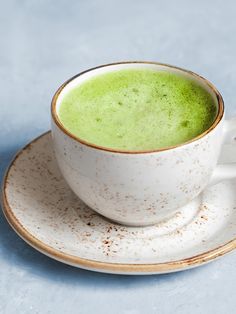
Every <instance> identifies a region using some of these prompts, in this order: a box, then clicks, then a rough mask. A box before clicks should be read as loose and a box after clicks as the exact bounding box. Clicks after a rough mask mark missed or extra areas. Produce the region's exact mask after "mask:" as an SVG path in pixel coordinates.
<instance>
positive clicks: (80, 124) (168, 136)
mask: <svg viewBox="0 0 236 314" xmlns="http://www.w3.org/2000/svg"><path fill="white" fill-rule="evenodd" d="M216 114H217V108H216V105H215V103H214V101H213V98H212V96H211V95H210V94H209V93H208V92H207V91H206V90H205V89H203V88H202V87H201V86H200V85H199V84H197V83H196V81H193V80H192V79H189V78H186V77H184V76H182V75H179V74H175V73H170V72H164V71H153V70H149V69H124V70H118V71H113V72H109V73H105V74H101V75H98V76H95V77H93V78H91V79H89V80H87V81H85V82H83V83H82V84H81V85H78V86H77V87H75V88H74V89H72V90H70V91H69V92H68V93H67V94H65V96H64V97H63V99H62V102H61V105H60V108H59V118H60V120H61V122H62V124H63V125H64V126H65V128H66V129H67V130H68V131H70V132H71V133H73V134H74V135H76V136H78V137H79V138H81V139H83V140H85V141H87V142H90V143H93V144H96V145H100V146H103V147H107V148H112V149H121V150H133V151H137V150H153V149H154V150H155V149H160V148H166V147H168V146H172V145H177V144H180V143H184V142H186V141H188V140H190V139H192V138H194V137H196V136H197V135H199V134H201V133H202V132H204V131H205V130H206V129H208V128H209V127H210V126H211V125H212V123H213V121H214V120H215V117H216Z"/></svg>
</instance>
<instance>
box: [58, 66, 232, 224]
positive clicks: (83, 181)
mask: <svg viewBox="0 0 236 314" xmlns="http://www.w3.org/2000/svg"><path fill="white" fill-rule="evenodd" d="M131 68H132V69H133V68H135V69H136V68H139V69H140V68H145V69H154V70H157V71H168V72H174V73H179V74H180V75H184V76H186V77H190V78H192V79H194V80H196V81H197V82H198V83H199V84H201V85H202V86H203V87H204V88H205V89H206V90H207V91H208V92H209V94H211V95H212V98H213V101H214V102H215V103H216V105H217V107H218V114H217V117H216V119H215V121H214V123H213V124H212V125H211V127H210V128H209V129H208V130H206V131H205V132H203V133H202V134H201V135H199V136H197V137H195V138H193V139H192V140H190V141H188V142H187V143H183V144H180V145H176V146H174V147H168V148H165V149H157V150H154V151H140V152H132V151H121V150H115V149H108V148H104V147H100V146H97V145H94V144H92V143H88V142H86V141H84V140H82V139H80V138H78V137H76V136H75V135H73V134H72V133H70V132H69V131H67V130H66V129H65V127H64V126H63V124H62V123H61V122H60V119H59V117H58V109H59V107H60V104H61V100H62V99H63V96H64V95H65V94H66V93H68V92H69V91H70V90H71V89H72V88H73V87H75V86H77V85H79V84H81V83H82V82H84V81H85V80H88V79H90V78H91V77H93V76H96V75H99V74H102V73H105V72H109V71H116V70H121V69H131ZM140 105H141V104H140ZM234 131H236V121H235V120H231V121H225V120H224V103H223V99H222V97H221V95H220V93H219V92H218V91H217V89H216V88H215V87H214V86H213V85H212V84H211V83H210V82H208V81H207V80H206V79H204V78H202V77H201V76H199V75H197V74H195V73H193V72H190V71H187V70H183V69H180V68H177V67H174V66H170V65H165V64H159V63H154V62H121V63H114V64H107V65H102V66H99V67H96V68H93V69H90V70H88V71H85V72H82V73H80V74H78V75H76V76H74V77H73V78H71V79H70V80H68V81H67V82H65V83H64V84H63V85H62V86H61V87H60V88H59V89H58V90H57V92H56V93H55V95H54V97H53V99H52V137H53V143H54V149H55V154H56V158H57V161H58V164H59V167H60V170H61V172H62V175H63V176H64V178H65V180H66V181H67V183H68V184H69V186H70V187H71V189H72V190H73V191H74V193H75V194H77V195H78V197H79V198H80V199H81V200H83V201H84V203H86V204H87V205H88V206H89V207H91V208H92V209H93V210H95V211H96V212H98V213H100V214H101V215H103V216H105V217H107V218H110V219H112V220H114V221H116V222H118V223H121V224H126V225H133V226H144V225H150V224H154V223H157V222H159V221H161V220H163V219H165V218H168V217H169V216H171V215H173V214H174V213H175V212H176V211H177V210H178V209H179V208H180V207H182V206H184V205H186V204H187V203H188V202H190V201H191V200H193V199H194V198H195V197H196V196H197V195H198V194H199V193H201V191H202V190H203V189H204V188H205V187H206V186H207V185H208V184H210V183H216V182H218V181H220V180H223V179H227V178H232V177H235V176H236V165H235V164H226V165H218V166H216V164H217V160H218V157H219V153H220V150H221V147H222V143H223V141H225V140H227V141H231V140H232V141H233V140H234V137H233V135H234V134H235V133H234Z"/></svg>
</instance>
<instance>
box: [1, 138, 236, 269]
mask: <svg viewBox="0 0 236 314" xmlns="http://www.w3.org/2000/svg"><path fill="white" fill-rule="evenodd" d="M229 148H230V150H226V151H224V154H223V158H224V159H226V161H229V160H227V159H228V158H229V156H232V157H231V158H232V161H234V160H235V156H236V155H235V152H236V151H235V146H230V147H229ZM223 161H225V160H223ZM235 188H236V180H235V179H233V180H228V181H225V182H222V183H220V184H218V185H215V186H212V187H210V188H208V189H206V190H204V192H203V193H201V194H200V195H199V196H198V197H196V198H195V199H194V200H193V201H192V202H190V203H188V204H187V205H186V206H184V207H182V208H180V209H179V210H178V211H177V212H176V213H175V214H174V215H173V216H172V218H171V219H168V220H165V221H163V222H161V223H159V224H155V225H153V226H148V227H127V226H121V225H118V224H115V223H112V222H111V221H109V220H107V219H104V218H103V217H102V216H101V215H99V214H97V213H96V212H94V211H93V210H91V209H90V208H89V207H87V206H86V205H85V204H84V203H83V202H82V201H81V200H80V199H79V198H78V197H77V196H76V195H75V194H74V193H73V192H72V191H71V189H70V188H69V186H68V185H67V184H66V182H65V180H64V179H63V177H62V175H61V173H60V171H59V169H58V166H57V163H56V161H55V156H54V153H53V150H52V142H51V135H50V134H49V133H48V134H45V135H43V136H42V137H40V138H38V139H37V140H35V141H33V142H32V143H31V144H30V145H29V146H27V147H26V148H25V149H23V150H22V151H21V152H20V154H19V155H18V156H17V157H16V159H15V160H14V162H13V164H12V165H11V166H10V169H9V171H8V173H7V176H6V181H5V183H4V195H3V204H4V213H5V215H6V217H7V219H8V221H9V222H10V224H11V225H12V226H13V228H14V229H15V230H16V231H17V233H18V234H19V235H20V236H21V237H22V238H23V239H25V240H26V241H27V242H28V243H30V244H31V245H32V246H33V247H35V248H37V249H38V250H40V251H41V252H43V253H44V254H46V255H49V256H51V257H53V258H55V259H57V260H60V261H63V262H65V263H67V264H71V265H74V266H77V267H82V268H87V269H91V270H99V271H103V272H111V273H119V274H151V273H165V272H171V271H177V270H183V269H186V268H191V267H194V266H198V265H201V264H204V263H206V262H208V261H210V260H213V259H215V258H216V257H219V256H221V255H223V254H224V253H226V252H229V251H231V250H232V249H234V248H235V245H236V240H235V237H236V228H235V227H236V195H235Z"/></svg>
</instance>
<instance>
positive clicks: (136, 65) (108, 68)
mask: <svg viewBox="0 0 236 314" xmlns="http://www.w3.org/2000/svg"><path fill="white" fill-rule="evenodd" d="M122 69H151V70H156V71H167V72H172V73H177V74H178V75H182V76H185V77H188V78H191V79H192V80H195V81H196V82H198V84H199V85H201V86H202V87H203V88H204V89H205V90H206V91H207V92H208V93H209V94H210V95H211V97H212V100H213V101H214V103H215V105H216V107H217V110H219V104H218V99H217V96H216V93H215V91H214V90H213V87H212V86H211V85H210V84H209V82H207V81H206V80H205V79H203V78H202V77H200V76H198V75H196V74H194V73H192V72H189V71H186V70H183V69H179V68H176V67H172V66H169V65H163V64H156V63H145V62H133V63H132V62H131V63H117V64H110V65H104V66H101V67H97V68H94V69H91V70H88V71H86V72H83V73H81V74H79V75H77V76H76V77H74V78H73V79H72V80H70V81H69V82H68V83H66V85H65V86H64V88H63V89H62V90H61V92H60V94H59V95H58V97H57V100H56V108H55V109H56V113H57V114H58V111H59V108H60V104H61V102H62V99H63V97H64V96H65V94H67V93H68V92H69V91H70V90H71V89H73V88H74V87H76V86H78V85H80V84H82V83H83V82H84V81H86V80H89V79H90V78H92V77H94V76H97V75H100V74H103V73H107V72H112V71H119V70H122Z"/></svg>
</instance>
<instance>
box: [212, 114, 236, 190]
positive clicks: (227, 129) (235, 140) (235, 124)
mask: <svg viewBox="0 0 236 314" xmlns="http://www.w3.org/2000/svg"><path fill="white" fill-rule="evenodd" d="M223 132H224V139H223V142H224V144H236V118H233V119H230V120H225V122H224V130H223ZM233 178H236V162H233V163H228V164H227V163H226V164H219V165H217V166H216V168H215V170H214V171H213V174H212V177H211V179H210V182H209V184H208V185H214V184H216V183H218V182H220V181H222V180H227V179H233Z"/></svg>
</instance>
